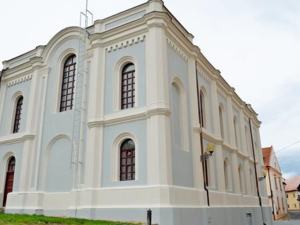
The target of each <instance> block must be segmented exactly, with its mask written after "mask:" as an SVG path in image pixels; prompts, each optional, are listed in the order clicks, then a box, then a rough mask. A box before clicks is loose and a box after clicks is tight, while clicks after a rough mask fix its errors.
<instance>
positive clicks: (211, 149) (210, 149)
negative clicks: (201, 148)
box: [200, 143, 215, 162]
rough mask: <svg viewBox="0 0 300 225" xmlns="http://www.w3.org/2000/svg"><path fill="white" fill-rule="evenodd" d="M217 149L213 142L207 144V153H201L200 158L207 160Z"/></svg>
mask: <svg viewBox="0 0 300 225" xmlns="http://www.w3.org/2000/svg"><path fill="white" fill-rule="evenodd" d="M214 151H215V145H214V144H213V143H208V144H207V145H206V149H205V154H204V155H200V160H201V162H202V161H206V160H207V159H208V157H209V156H212V154H213V153H214Z"/></svg>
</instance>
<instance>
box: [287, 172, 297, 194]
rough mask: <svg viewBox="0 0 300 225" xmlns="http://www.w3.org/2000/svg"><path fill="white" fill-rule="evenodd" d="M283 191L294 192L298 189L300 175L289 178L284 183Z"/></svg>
mask: <svg viewBox="0 0 300 225" xmlns="http://www.w3.org/2000/svg"><path fill="white" fill-rule="evenodd" d="M285 183H286V186H285V191H296V190H298V188H300V187H299V186H300V175H299V176H297V177H293V178H290V179H288V180H286V181H285Z"/></svg>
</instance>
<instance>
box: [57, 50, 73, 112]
mask: <svg viewBox="0 0 300 225" xmlns="http://www.w3.org/2000/svg"><path fill="white" fill-rule="evenodd" d="M75 72H76V56H75V55H71V56H70V57H69V58H68V59H67V60H66V61H65V64H64V67H63V77H62V88H61V99H60V111H61V112H63V111H67V110H71V109H72V108H73V100H74V88H75V76H76V73H75Z"/></svg>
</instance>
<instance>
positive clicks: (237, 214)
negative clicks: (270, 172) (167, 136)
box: [5, 207, 273, 225]
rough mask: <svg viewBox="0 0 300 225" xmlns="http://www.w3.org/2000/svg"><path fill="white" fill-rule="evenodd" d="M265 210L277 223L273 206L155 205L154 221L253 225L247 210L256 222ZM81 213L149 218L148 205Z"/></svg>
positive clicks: (67, 212)
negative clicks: (272, 210)
mask: <svg viewBox="0 0 300 225" xmlns="http://www.w3.org/2000/svg"><path fill="white" fill-rule="evenodd" d="M5 212H6V213H13V214H19V213H26V214H44V215H46V216H68V217H74V216H75V211H74V210H61V211H59V210H46V211H43V212H42V211H39V210H36V211H35V210H15V209H14V210H12V209H9V210H5ZM262 212H263V214H264V218H265V221H264V222H265V224H266V225H273V220H272V218H271V208H270V207H264V208H263V210H262V209H261V208H260V207H244V208H242V207H230V208H229V207H228V208H212V207H211V208H153V209H152V215H153V217H152V223H153V224H159V225H250V224H248V223H247V220H246V214H247V213H251V216H252V225H263V223H262ZM77 217H79V218H86V219H95V220H96V219H101V220H114V221H138V222H146V220H147V208H144V209H143V208H128V209H126V208H123V209H78V211H77Z"/></svg>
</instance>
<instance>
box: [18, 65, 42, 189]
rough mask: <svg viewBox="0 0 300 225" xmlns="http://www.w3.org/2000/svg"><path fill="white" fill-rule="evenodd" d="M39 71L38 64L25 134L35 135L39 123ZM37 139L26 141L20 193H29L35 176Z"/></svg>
mask: <svg viewBox="0 0 300 225" xmlns="http://www.w3.org/2000/svg"><path fill="white" fill-rule="evenodd" d="M39 69H40V66H39V64H38V63H37V64H36V65H34V66H33V74H32V80H31V86H30V94H29V96H28V112H27V118H26V127H25V132H26V133H29V134H33V133H35V132H36V122H37V112H38V110H36V109H37V108H38V106H37V102H38V97H39V95H38V93H39V86H38V85H39V79H40V77H39ZM35 141H36V140H35V139H33V140H26V141H25V142H24V147H23V154H22V162H21V170H20V171H21V172H20V182H19V191H21V192H22V191H29V189H30V181H31V178H32V176H33V170H32V169H33V168H32V166H33V159H34V146H35Z"/></svg>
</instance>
